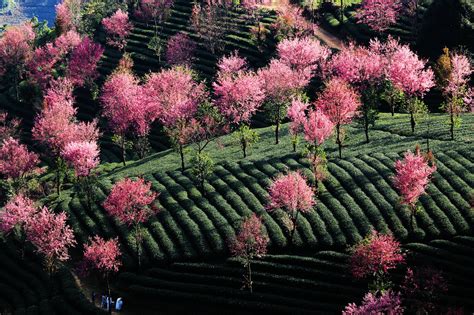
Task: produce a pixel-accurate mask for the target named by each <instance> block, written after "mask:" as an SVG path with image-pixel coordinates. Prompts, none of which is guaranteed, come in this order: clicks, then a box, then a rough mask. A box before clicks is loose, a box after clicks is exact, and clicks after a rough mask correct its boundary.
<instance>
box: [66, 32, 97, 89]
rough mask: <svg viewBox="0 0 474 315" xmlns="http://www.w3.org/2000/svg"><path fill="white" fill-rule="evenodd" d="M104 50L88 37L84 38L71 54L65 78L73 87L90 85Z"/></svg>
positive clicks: (95, 75)
mask: <svg viewBox="0 0 474 315" xmlns="http://www.w3.org/2000/svg"><path fill="white" fill-rule="evenodd" d="M103 53H104V48H103V47H102V46H101V45H99V44H97V43H94V42H93V41H92V40H91V39H90V38H89V37H84V38H83V39H82V41H81V42H80V43H79V45H77V47H76V48H75V49H74V51H73V52H72V54H71V58H70V60H69V65H68V70H67V76H68V77H69V79H70V80H71V82H72V83H73V84H74V85H75V86H83V85H84V84H86V83H92V82H93V81H94V80H95V79H96V78H97V77H98V76H99V72H98V71H97V64H98V63H99V60H100V58H101V57H102V54H103Z"/></svg>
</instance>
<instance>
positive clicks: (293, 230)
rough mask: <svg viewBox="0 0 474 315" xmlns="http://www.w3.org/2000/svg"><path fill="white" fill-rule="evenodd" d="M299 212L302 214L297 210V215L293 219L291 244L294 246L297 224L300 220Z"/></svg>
mask: <svg viewBox="0 0 474 315" xmlns="http://www.w3.org/2000/svg"><path fill="white" fill-rule="evenodd" d="M299 214H300V212H299V211H298V210H297V211H296V215H295V217H294V219H293V220H292V221H293V229H292V230H291V235H290V246H293V237H294V236H295V232H296V224H297V222H298V215H299Z"/></svg>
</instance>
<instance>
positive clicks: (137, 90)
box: [101, 71, 156, 135]
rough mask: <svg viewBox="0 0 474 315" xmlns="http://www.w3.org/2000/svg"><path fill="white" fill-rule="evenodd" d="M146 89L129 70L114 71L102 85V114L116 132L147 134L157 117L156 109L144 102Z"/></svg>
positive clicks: (122, 133)
mask: <svg viewBox="0 0 474 315" xmlns="http://www.w3.org/2000/svg"><path fill="white" fill-rule="evenodd" d="M143 94H144V90H143V87H142V86H140V85H139V81H138V79H137V78H136V77H135V76H134V75H133V74H132V73H131V72H128V71H124V72H116V73H113V74H112V75H111V76H110V77H108V78H107V81H106V82H105V83H104V86H103V87H102V96H101V104H102V109H103V111H102V114H103V116H104V117H106V118H107V120H108V122H109V126H110V128H111V129H112V130H113V132H114V133H116V134H120V135H125V134H126V133H127V132H129V131H133V132H136V133H138V134H139V135H146V134H147V133H148V132H149V127H150V124H151V123H152V122H153V121H154V120H155V119H156V114H155V110H154V109H151V108H150V107H148V106H147V104H145V102H144V95H143Z"/></svg>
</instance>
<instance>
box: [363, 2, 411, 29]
mask: <svg viewBox="0 0 474 315" xmlns="http://www.w3.org/2000/svg"><path fill="white" fill-rule="evenodd" d="M401 9H402V1H401V0H363V1H362V3H361V7H360V9H359V10H358V11H357V14H356V18H357V19H358V23H364V24H367V25H368V26H369V27H370V28H371V29H373V30H375V31H378V32H383V31H385V30H386V29H387V28H388V27H389V26H390V25H392V24H394V23H395V22H396V21H397V18H398V16H399V14H400V11H401Z"/></svg>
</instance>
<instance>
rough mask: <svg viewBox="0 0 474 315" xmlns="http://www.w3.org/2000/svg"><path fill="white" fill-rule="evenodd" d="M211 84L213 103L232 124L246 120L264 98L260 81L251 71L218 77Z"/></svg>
mask: <svg viewBox="0 0 474 315" xmlns="http://www.w3.org/2000/svg"><path fill="white" fill-rule="evenodd" d="M212 86H213V88H214V95H215V96H216V99H215V101H214V104H215V105H216V107H217V108H218V109H219V111H220V112H221V113H222V115H223V116H224V117H225V118H226V119H227V120H228V121H229V122H231V123H234V124H240V123H242V122H248V121H249V120H250V118H251V117H252V115H253V114H254V113H255V112H256V111H257V109H258V108H259V107H260V106H261V105H262V103H263V100H264V99H265V94H264V90H263V86H262V82H261V80H260V79H259V77H258V76H257V75H256V74H254V73H253V72H238V73H237V74H236V75H235V77H230V76H223V77H219V78H218V80H217V82H214V83H213V84H212Z"/></svg>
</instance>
